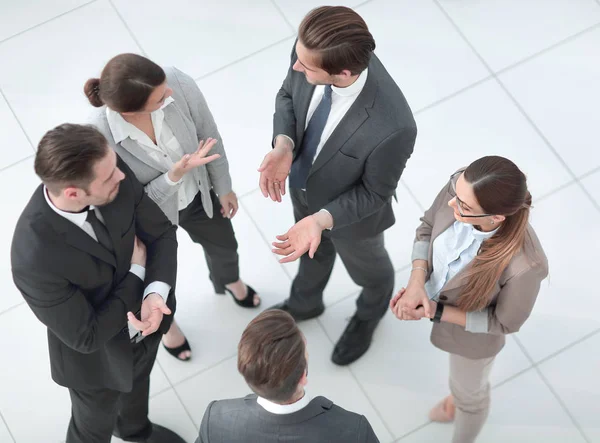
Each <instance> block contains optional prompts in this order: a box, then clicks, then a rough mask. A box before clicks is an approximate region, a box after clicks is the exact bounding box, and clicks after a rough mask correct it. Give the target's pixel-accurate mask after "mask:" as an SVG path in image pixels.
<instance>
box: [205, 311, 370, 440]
mask: <svg viewBox="0 0 600 443" xmlns="http://www.w3.org/2000/svg"><path fill="white" fill-rule="evenodd" d="M238 370H239V372H240V373H241V374H242V375H243V377H244V379H245V380H246V383H248V386H249V387H250V388H251V389H252V390H253V391H254V394H251V395H248V396H246V397H244V398H238V399H233V400H219V401H213V402H212V403H210V404H209V405H208V408H207V409H206V412H205V414H204V418H203V419H202V425H201V426H200V435H199V437H198V439H197V440H196V443H217V442H228V443H238V442H239V443H242V442H244V443H246V442H260V443H277V442H282V441H293V442H297V443H354V442H355V443H378V442H379V440H378V439H377V436H376V435H375V433H374V432H373V429H372V428H371V425H370V424H369V422H368V420H367V419H366V418H365V417H364V416H362V415H359V414H355V413H354V412H349V411H346V410H345V409H342V408H340V407H339V406H337V405H335V404H333V402H332V401H331V400H329V399H327V398H325V397H315V398H311V397H310V396H309V395H308V393H307V392H306V391H305V389H304V388H305V386H306V384H307V382H308V352H307V349H306V340H305V338H304V335H303V334H302V332H301V331H300V329H299V328H298V326H297V325H296V322H295V321H294V319H293V318H292V316H291V315H290V314H288V313H287V312H284V311H281V310H269V311H265V312H263V313H261V314H260V315H258V316H257V317H256V318H255V319H254V320H252V321H251V322H250V324H248V326H247V327H246V329H245V330H244V332H243V333H242V338H241V340H240V343H239V345H238Z"/></svg>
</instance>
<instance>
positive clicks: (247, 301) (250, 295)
mask: <svg viewBox="0 0 600 443" xmlns="http://www.w3.org/2000/svg"><path fill="white" fill-rule="evenodd" d="M225 291H227V293H229V294H231V297H232V298H233V301H234V302H236V304H237V305H238V306H241V307H242V308H258V307H259V306H260V303H261V302H262V300H260V299H259V300H258V304H257V305H256V306H255V305H254V296H255V295H256V291H255V290H254V289H252V287H251V286H250V285H246V297H245V298H244V299H243V300H238V299H237V298H236V297H235V295H233V292H232V291H230V290H229V289H227V288H225Z"/></svg>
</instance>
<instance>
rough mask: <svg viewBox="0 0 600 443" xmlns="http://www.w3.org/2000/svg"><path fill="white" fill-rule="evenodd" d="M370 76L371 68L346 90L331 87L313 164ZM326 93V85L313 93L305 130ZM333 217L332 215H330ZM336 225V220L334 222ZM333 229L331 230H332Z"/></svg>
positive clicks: (317, 88)
mask: <svg viewBox="0 0 600 443" xmlns="http://www.w3.org/2000/svg"><path fill="white" fill-rule="evenodd" d="M368 75H369V68H367V69H365V70H364V71H363V72H361V73H360V75H359V76H358V78H357V79H356V80H355V81H354V83H352V84H351V85H350V86H347V87H345V88H338V87H337V86H333V85H331V110H330V111H329V116H328V117H327V123H325V128H324V129H323V133H322V134H321V140H320V141H319V145H318V146H317V151H316V152H315V156H314V157H313V163H314V162H315V159H316V158H317V156H318V155H319V153H320V152H321V150H322V149H323V146H324V145H325V143H326V142H327V140H328V139H329V137H330V136H331V134H332V133H333V131H334V130H335V128H337V125H338V124H339V123H340V121H342V118H344V116H345V115H346V113H347V112H348V110H349V109H350V107H351V106H352V105H353V104H354V102H355V101H356V99H357V98H358V96H359V94H360V93H361V92H362V90H363V88H364V87H365V84H366V83H367V76H368ZM324 93H325V85H318V86H315V90H314V91H313V95H312V98H311V100H310V104H309V106H308V112H307V113H306V123H305V125H304V129H305V130H306V127H307V126H308V123H309V122H310V119H311V117H312V116H313V114H314V113H315V110H316V109H317V106H319V103H321V99H322V98H323V94H324ZM280 135H283V136H284V137H286V138H287V139H288V140H290V141H291V142H292V147H295V146H294V145H295V144H294V140H292V139H291V138H290V137H288V136H287V135H285V134H280ZM321 211H325V212H327V213H328V214H329V211H328V210H327V209H321ZM329 215H331V214H329ZM333 223H334V224H335V220H333ZM332 228H333V227H331V228H329V230H331V229H332Z"/></svg>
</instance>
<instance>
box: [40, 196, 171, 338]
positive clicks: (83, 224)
mask: <svg viewBox="0 0 600 443" xmlns="http://www.w3.org/2000/svg"><path fill="white" fill-rule="evenodd" d="M44 197H46V202H47V203H48V205H49V206H50V208H52V210H53V211H54V212H56V213H57V214H58V215H60V216H61V217H64V218H66V219H67V220H69V221H70V222H71V223H73V224H74V225H76V226H78V227H79V228H81V229H82V230H83V231H84V232H85V233H86V234H88V235H89V236H90V237H92V238H93V239H94V240H96V241H98V238H97V237H96V233H95V232H94V228H93V227H92V225H91V224H90V223H89V222H88V221H87V211H85V212H67V211H63V210H62V209H58V208H57V207H56V206H55V205H54V203H52V200H50V197H49V196H48V189H47V188H46V187H45V186H44ZM90 211H94V213H95V214H96V217H98V220H100V222H101V223H102V224H106V223H105V222H104V217H102V213H101V212H100V210H99V209H98V208H97V207H95V206H93V205H92V206H90ZM129 272H131V273H132V274H134V275H136V276H138V277H139V278H140V280H142V281H144V279H145V278H146V268H144V267H143V266H140V265H138V264H135V263H132V264H131V268H129ZM170 290H171V285H169V284H167V283H165V282H162V281H155V282H152V283H150V284H149V285H148V286H146V289H145V290H144V294H143V298H142V300H143V299H145V298H146V297H147V296H148V295H149V294H152V293H153V292H156V293H157V294H159V295H160V296H161V297H162V298H163V300H165V301H166V300H167V297H168V296H169V291H170ZM127 324H128V325H129V335H130V337H133V336H135V334H136V333H137V332H138V331H137V329H135V328H134V327H133V325H132V324H131V323H130V322H129V321H128V322H127Z"/></svg>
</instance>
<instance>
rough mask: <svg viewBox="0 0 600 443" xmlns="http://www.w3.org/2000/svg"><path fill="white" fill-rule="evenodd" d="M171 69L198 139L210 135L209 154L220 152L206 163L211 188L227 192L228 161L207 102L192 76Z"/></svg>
mask: <svg viewBox="0 0 600 443" xmlns="http://www.w3.org/2000/svg"><path fill="white" fill-rule="evenodd" d="M173 71H174V72H175V77H176V78H177V81H178V82H179V86H180V87H181V90H182V91H183V95H184V97H185V100H186V102H187V106H188V109H189V110H190V114H191V115H192V120H194V124H195V126H196V135H197V136H198V139H199V140H206V139H207V138H208V137H212V138H214V139H216V140H217V143H216V144H215V146H214V147H213V148H212V149H211V150H210V153H209V155H212V154H220V155H221V157H219V158H218V159H216V160H214V161H212V162H210V163H207V164H206V170H207V172H208V176H209V177H210V182H211V184H212V186H213V189H214V191H215V193H216V194H217V195H218V196H222V195H226V194H229V193H230V192H231V191H232V190H233V187H232V183H231V175H230V174H229V161H228V160H227V155H226V153H225V148H224V146H223V138H222V137H221V134H220V133H219V129H218V128H217V124H216V123H215V119H214V118H213V116H212V113H211V112H210V109H209V108H208V103H206V99H205V98H204V95H203V94H202V92H201V91H200V88H199V87H198V85H197V84H196V82H195V81H194V79H193V78H191V77H190V76H189V75H187V74H184V73H183V72H181V71H180V70H179V69H177V68H173Z"/></svg>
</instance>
